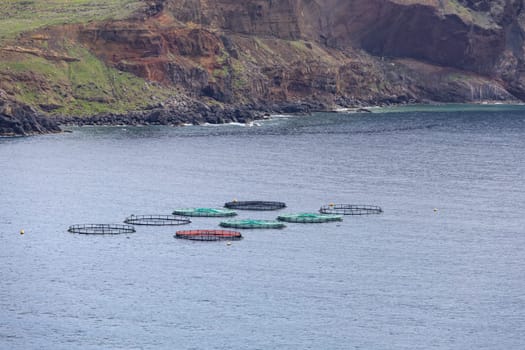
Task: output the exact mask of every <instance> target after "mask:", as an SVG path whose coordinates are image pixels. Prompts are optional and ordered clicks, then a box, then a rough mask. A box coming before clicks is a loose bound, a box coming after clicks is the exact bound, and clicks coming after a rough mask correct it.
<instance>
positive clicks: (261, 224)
mask: <svg viewBox="0 0 525 350" xmlns="http://www.w3.org/2000/svg"><path fill="white" fill-rule="evenodd" d="M220 225H221V226H222V227H232V228H244V229H249V228H275V229H280V228H284V227H285V225H284V224H283V223H282V222H279V221H274V220H252V219H247V220H227V221H222V222H221V223H220Z"/></svg>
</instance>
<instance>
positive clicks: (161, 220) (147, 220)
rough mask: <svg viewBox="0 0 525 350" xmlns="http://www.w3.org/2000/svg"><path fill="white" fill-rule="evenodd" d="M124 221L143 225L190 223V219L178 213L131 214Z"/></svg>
mask: <svg viewBox="0 0 525 350" xmlns="http://www.w3.org/2000/svg"><path fill="white" fill-rule="evenodd" d="M124 223H126V224H130V225H143V226H177V225H186V224H190V223H191V220H190V219H189V218H188V217H186V216H180V215H131V216H130V217H128V218H126V220H124Z"/></svg>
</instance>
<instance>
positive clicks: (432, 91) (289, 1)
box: [0, 0, 525, 111]
mask: <svg viewBox="0 0 525 350" xmlns="http://www.w3.org/2000/svg"><path fill="white" fill-rule="evenodd" d="M44 32H45V35H43V34H41V33H42V31H39V32H37V33H28V34H27V35H22V36H20V37H19V38H18V39H17V41H16V42H15V43H10V46H8V47H7V46H6V47H4V55H7V53H6V52H9V54H10V55H22V56H23V55H34V56H39V57H43V58H46V57H47V58H46V59H49V60H54V61H60V64H61V65H64V64H70V65H71V64H75V63H74V62H75V59H77V60H79V58H78V57H76V56H75V55H74V54H71V49H70V47H71V46H75V45H80V46H81V47H82V48H87V49H88V50H89V52H90V53H91V54H93V55H95V56H96V57H97V58H98V59H99V60H101V61H102V62H103V63H104V65H106V66H107V67H110V68H112V69H116V70H118V71H123V72H128V73H132V74H133V75H135V76H138V77H140V78H143V79H145V80H146V81H150V82H156V83H158V84H160V86H164V87H165V89H167V91H168V90H169V91H173V92H176V94H179V95H180V96H182V95H184V96H186V97H187V98H190V99H194V100H201V101H202V102H204V103H205V104H208V105H214V104H219V105H224V106H240V105H245V106H249V107H250V108H258V109H262V110H269V111H276V110H283V109H286V108H288V109H290V108H291V109H294V108H292V107H290V106H293V105H295V106H301V105H302V106H306V107H305V109H309V108H310V109H312V108H319V109H328V108H334V107H336V106H353V105H354V106H355V105H361V104H375V103H404V102H418V101H439V102H474V101H483V100H507V101H510V100H513V99H516V98H517V99H521V100H525V75H523V73H522V72H525V66H524V65H525V63H524V62H525V60H524V58H525V53H524V38H525V9H524V1H523V0H494V1H488V0H458V1H447V0H281V1H275V0H248V1H242V2H241V1H235V0H156V1H145V6H143V8H142V9H141V10H140V11H138V12H136V13H135V14H134V15H133V16H131V17H130V18H129V19H127V20H120V21H104V22H91V23H88V24H84V25H69V26H65V27H62V26H57V27H53V28H48V29H45V30H44ZM39 33H40V34H39ZM39 35H40V36H41V37H46V38H47V39H46V40H35V38H37V37H38V36H39ZM9 50H11V51H9ZM13 52H15V53H13ZM80 60H81V59H80ZM0 74H6V73H5V72H1V71H0ZM9 74H10V73H9ZM39 79H40V83H39V84H40V86H45V85H46V84H45V77H39ZM28 84H30V82H28ZM64 84H65V85H66V89H65V91H67V90H68V88H67V81H66V82H65V83H64ZM0 85H1V84H0ZM4 85H5V84H4ZM9 87H10V85H7V87H6V86H0V88H4V89H7V90H6V91H7V93H8V94H9V93H11V94H13V93H12V91H9ZM49 89H52V87H49ZM170 89H171V90H170ZM70 90H72V91H73V90H75V87H74V86H73V87H71V88H70ZM102 90H103V89H102ZM73 95H74V94H72V98H77V97H76V96H73ZM77 95H78V94H77ZM90 98H93V97H90ZM96 98H98V99H101V103H104V101H103V100H104V98H101V97H100V96H99V97H96ZM118 98H119V95H118V94H113V97H111V98H110V99H109V100H108V103H110V102H111V99H113V100H115V99H118ZM172 100H173V98H172ZM46 105H49V104H46V103H42V104H41V106H44V107H45V106H46ZM41 106H40V107H41ZM299 109H300V108H299Z"/></svg>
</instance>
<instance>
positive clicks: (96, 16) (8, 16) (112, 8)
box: [0, 0, 143, 39]
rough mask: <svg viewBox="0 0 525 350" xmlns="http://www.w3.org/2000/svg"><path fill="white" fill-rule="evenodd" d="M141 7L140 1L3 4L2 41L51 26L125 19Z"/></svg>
mask: <svg viewBox="0 0 525 350" xmlns="http://www.w3.org/2000/svg"><path fill="white" fill-rule="evenodd" d="M141 6H143V2H142V1H137V0H2V4H1V9H2V10H1V11H0V39H6V38H13V37H15V36H16V35H17V34H19V33H21V32H24V31H31V30H34V29H37V28H41V27H46V26H50V25H56V24H65V23H81V22H88V21H93V20H95V21H97V20H104V19H109V18H114V19H119V18H125V17H126V16H128V15H129V14H131V13H132V12H133V11H136V10H137V9H139V8H140V7H141Z"/></svg>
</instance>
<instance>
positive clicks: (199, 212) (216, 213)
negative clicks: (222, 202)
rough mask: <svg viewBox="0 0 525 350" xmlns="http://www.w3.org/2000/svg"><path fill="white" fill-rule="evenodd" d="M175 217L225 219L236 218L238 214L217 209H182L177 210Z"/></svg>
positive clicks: (174, 213)
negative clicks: (228, 217) (226, 217)
mask: <svg viewBox="0 0 525 350" xmlns="http://www.w3.org/2000/svg"><path fill="white" fill-rule="evenodd" d="M173 215H183V216H196V217H225V216H235V215H237V213H236V212H235V211H233V210H229V209H215V208H181V209H175V210H174V211H173Z"/></svg>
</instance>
